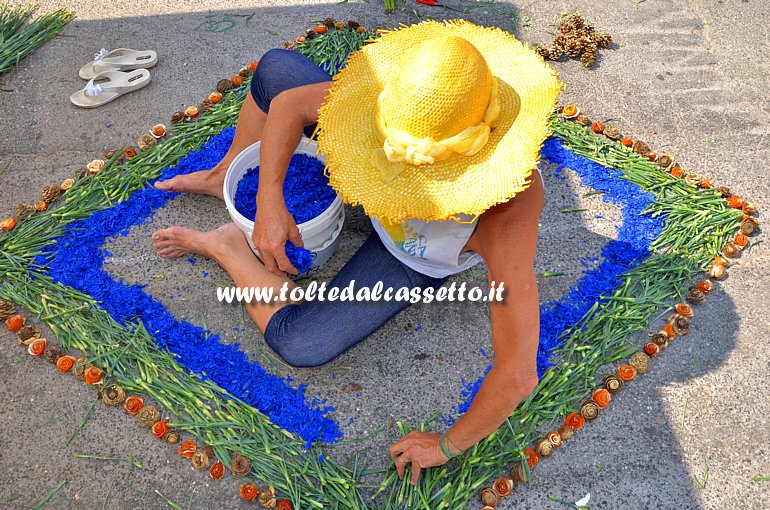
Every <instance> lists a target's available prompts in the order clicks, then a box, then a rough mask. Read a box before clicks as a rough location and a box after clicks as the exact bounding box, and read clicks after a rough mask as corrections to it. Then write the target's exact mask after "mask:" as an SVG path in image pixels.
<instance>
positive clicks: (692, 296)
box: [684, 285, 706, 305]
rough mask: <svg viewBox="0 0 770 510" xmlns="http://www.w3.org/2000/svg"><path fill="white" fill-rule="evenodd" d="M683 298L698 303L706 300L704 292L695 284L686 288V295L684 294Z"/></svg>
mask: <svg viewBox="0 0 770 510" xmlns="http://www.w3.org/2000/svg"><path fill="white" fill-rule="evenodd" d="M684 299H685V301H687V302H688V303H692V304H694V305H699V304H701V303H703V302H705V301H706V294H704V293H703V291H702V290H700V289H699V288H698V287H697V286H695V285H693V286H692V287H690V288H689V289H687V296H685V298H684Z"/></svg>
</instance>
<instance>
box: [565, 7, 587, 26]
mask: <svg viewBox="0 0 770 510" xmlns="http://www.w3.org/2000/svg"><path fill="white" fill-rule="evenodd" d="M567 22H568V23H569V26H570V28H571V29H572V30H580V29H581V28H583V25H584V24H585V20H584V19H583V16H581V15H580V13H579V12H577V11H575V12H573V13H572V14H571V15H570V16H569V18H567Z"/></svg>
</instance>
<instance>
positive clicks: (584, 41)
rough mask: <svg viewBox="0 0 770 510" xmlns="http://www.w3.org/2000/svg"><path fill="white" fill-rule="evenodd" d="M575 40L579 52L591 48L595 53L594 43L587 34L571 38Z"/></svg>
mask: <svg viewBox="0 0 770 510" xmlns="http://www.w3.org/2000/svg"><path fill="white" fill-rule="evenodd" d="M573 40H574V41H575V44H576V45H577V49H578V50H579V51H580V52H585V51H589V50H591V49H593V51H594V53H596V48H597V46H596V43H595V42H594V41H593V39H591V38H590V37H588V36H583V37H578V38H576V39H573Z"/></svg>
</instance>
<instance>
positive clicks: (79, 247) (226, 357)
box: [37, 128, 341, 443]
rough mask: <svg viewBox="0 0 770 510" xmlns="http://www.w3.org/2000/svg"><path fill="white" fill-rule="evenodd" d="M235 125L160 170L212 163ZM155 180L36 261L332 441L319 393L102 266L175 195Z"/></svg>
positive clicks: (175, 171)
mask: <svg viewBox="0 0 770 510" xmlns="http://www.w3.org/2000/svg"><path fill="white" fill-rule="evenodd" d="M233 133H234V129H232V128H231V129H226V130H224V131H223V132H222V134H220V135H217V136H215V137H212V138H211V139H210V140H209V142H208V143H207V144H206V145H205V146H204V147H203V148H202V149H201V150H199V151H195V152H191V153H189V154H188V155H187V156H186V157H185V158H184V159H182V160H181V161H179V163H178V164H177V165H176V166H173V167H169V168H166V169H165V170H163V172H162V174H161V176H160V177H159V178H158V180H164V179H169V178H171V177H173V176H175V175H180V174H187V173H191V172H195V171H198V170H204V169H207V168H212V167H213V166H214V165H215V164H216V163H217V162H219V160H221V159H222V157H223V156H224V155H225V153H226V152H227V149H228V148H229V147H230V143H231V142H232V139H233ZM152 184H153V183H152V182H150V183H148V185H147V186H146V187H144V188H142V189H140V190H138V191H136V192H134V193H133V194H132V195H131V197H130V198H129V199H128V200H127V201H126V202H123V203H122V204H118V205H116V206H114V207H111V208H109V209H105V210H102V211H97V212H95V213H94V214H92V215H91V216H89V217H88V218H86V219H84V220H80V221H76V222H73V223H71V224H69V225H68V226H67V228H66V229H65V231H64V234H63V235H62V236H61V237H59V238H57V239H56V243H55V244H51V245H49V246H48V247H47V249H46V251H45V253H43V254H42V255H40V256H39V257H38V258H37V263H38V264H39V265H40V266H48V274H49V275H50V276H51V277H52V278H53V280H54V281H57V282H60V283H62V284H64V285H68V286H70V287H73V288H75V289H77V290H79V291H81V292H84V293H85V294H88V295H90V296H91V297H93V298H94V299H95V300H96V301H97V302H99V304H100V306H101V308H103V309H104V310H106V311H107V312H108V313H109V314H110V315H111V316H112V317H113V318H114V319H115V320H116V321H118V322H120V323H121V324H126V323H128V322H130V321H133V320H135V319H137V318H138V319H141V321H142V322H143V323H144V325H145V327H146V329H147V331H148V332H149V333H150V334H151V335H152V336H153V338H154V340H155V342H156V343H157V344H158V347H160V348H162V349H167V350H169V351H171V352H172V353H174V355H175V356H176V358H177V360H178V362H179V364H180V365H182V366H184V367H186V368H187V369H189V370H191V371H192V372H195V373H196V374H199V375H200V376H201V377H203V378H208V379H211V380H212V381H214V382H216V383H217V384H218V385H219V386H220V387H222V388H224V389H225V390H227V391H228V392H230V393H231V394H232V395H235V396H236V397H238V398H240V399H242V400H243V401H244V402H246V403H248V404H250V405H252V406H254V407H255V408H257V409H259V410H260V411H261V412H263V413H264V414H265V415H267V416H268V417H270V419H271V420H272V421H273V423H275V424H276V425H278V426H279V427H281V428H283V429H286V430H289V431H291V432H294V433H296V434H297V435H299V436H300V437H302V438H303V439H304V440H305V441H307V442H308V443H311V442H315V441H319V440H320V441H325V442H335V441H336V440H337V439H338V438H339V437H340V436H341V431H340V429H339V426H338V425H337V423H335V422H334V421H333V420H331V419H330V418H328V417H327V416H326V414H327V413H328V412H330V411H332V410H333V408H331V407H329V406H325V405H324V402H323V401H320V400H319V399H317V398H313V399H306V397H305V387H304V386H300V387H299V388H297V389H295V388H292V387H291V386H290V385H289V383H290V381H291V379H289V378H287V379H279V378H278V377H276V376H274V375H272V374H270V373H268V372H267V371H266V370H265V369H263V368H262V367H261V366H260V365H259V364H258V363H256V362H251V361H249V359H248V357H247V356H246V354H245V353H243V352H242V351H241V350H239V349H238V345H237V344H233V345H224V344H221V343H220V342H219V338H218V337H217V335H210V334H209V332H207V331H204V330H203V329H201V328H199V327H197V326H194V325H192V324H190V323H188V322H185V321H178V320H176V319H175V318H174V317H173V316H172V315H171V314H170V313H169V311H168V310H167V309H166V307H165V306H163V304H162V303H160V302H159V301H157V300H155V299H154V298H153V297H152V296H150V295H148V294H147V293H145V292H144V290H142V287H143V285H128V284H126V283H124V282H123V281H122V280H117V281H116V280H115V279H114V278H113V277H112V276H110V275H109V274H107V273H106V272H104V271H103V270H102V263H103V261H104V257H105V256H110V253H109V252H107V251H106V250H104V249H102V248H101V247H102V245H103V244H104V243H105V242H106V241H107V238H109V237H111V236H116V235H126V234H128V232H129V229H130V228H131V227H132V226H134V225H141V224H142V223H145V222H147V221H148V220H151V218H152V215H153V213H154V212H155V210H157V209H158V208H160V207H163V206H165V205H166V203H167V202H168V201H169V200H171V199H172V198H173V197H174V196H176V195H177V193H168V192H165V191H160V190H156V189H155V188H153V187H152ZM212 299H213V297H212Z"/></svg>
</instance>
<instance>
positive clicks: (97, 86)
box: [70, 69, 152, 108]
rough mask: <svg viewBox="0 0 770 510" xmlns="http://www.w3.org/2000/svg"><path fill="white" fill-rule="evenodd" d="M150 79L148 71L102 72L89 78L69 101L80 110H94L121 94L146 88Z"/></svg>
mask: <svg viewBox="0 0 770 510" xmlns="http://www.w3.org/2000/svg"><path fill="white" fill-rule="evenodd" d="M151 79H152V78H151V76H150V71H148V70H147V69H137V70H135V71H131V72H128V73H124V72H123V71H104V72H101V73H99V74H97V75H96V76H94V77H93V78H91V80H90V81H89V82H88V84H86V86H85V87H84V88H83V89H82V90H78V91H77V92H75V93H74V94H72V95H71V96H70V101H72V104H74V105H75V106H79V107H81V108H96V107H97V106H101V105H103V104H107V103H109V102H110V101H112V100H114V99H117V98H119V97H120V96H122V95H123V94H127V93H128V92H133V91H134V90H139V89H141V88H142V87H146V86H147V85H148V84H149V83H150V80H151ZM97 82H98V83H97Z"/></svg>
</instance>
